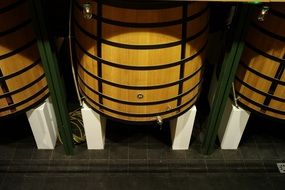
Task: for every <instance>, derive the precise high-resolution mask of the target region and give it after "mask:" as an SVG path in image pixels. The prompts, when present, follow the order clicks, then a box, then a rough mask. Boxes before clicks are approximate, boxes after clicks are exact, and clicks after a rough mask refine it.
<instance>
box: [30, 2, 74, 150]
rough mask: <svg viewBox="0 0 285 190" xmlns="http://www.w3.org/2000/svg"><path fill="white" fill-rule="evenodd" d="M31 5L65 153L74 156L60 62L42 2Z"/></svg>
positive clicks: (38, 43)
mask: <svg viewBox="0 0 285 190" xmlns="http://www.w3.org/2000/svg"><path fill="white" fill-rule="evenodd" d="M29 4H30V8H31V11H30V12H31V15H32V18H33V24H34V28H35V32H36V35H37V40H38V42H37V45H38V49H39V52H40V56H41V59H42V64H43V67H44V70H45V75H46V78H47V82H48V87H49V91H50V95H51V100H52V104H53V107H54V111H55V115H56V119H57V125H58V130H59V133H60V135H61V139H62V142H63V146H64V150H65V153H66V154H68V155H72V154H74V145H73V141H72V131H71V127H70V126H71V125H70V120H69V115H68V110H67V103H66V98H65V96H64V88H63V83H62V80H61V78H60V72H59V68H58V60H57V57H56V55H55V52H54V51H53V49H52V46H51V43H50V40H49V36H48V33H47V28H46V25H45V19H44V14H43V8H42V7H43V6H42V0H29Z"/></svg>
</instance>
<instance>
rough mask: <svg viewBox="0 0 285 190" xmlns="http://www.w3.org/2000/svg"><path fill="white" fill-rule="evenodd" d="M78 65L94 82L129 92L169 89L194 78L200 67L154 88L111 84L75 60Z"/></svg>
mask: <svg viewBox="0 0 285 190" xmlns="http://www.w3.org/2000/svg"><path fill="white" fill-rule="evenodd" d="M77 62H78V65H79V66H80V68H81V69H83V70H84V72H85V73H87V74H88V75H89V76H91V77H92V78H94V79H95V80H101V81H102V82H103V83H106V84H109V85H111V86H115V87H118V88H123V89H129V90H154V89H160V88H166V87H171V86H174V85H177V84H179V83H182V82H184V81H187V80H189V79H191V78H192V77H193V76H195V75H196V74H197V73H198V72H199V71H201V69H202V67H203V66H201V67H200V68H199V69H197V71H195V72H194V73H192V74H191V75H189V76H187V77H185V78H182V79H180V80H178V81H175V82H171V83H167V84H161V85H156V86H127V85H122V84H117V83H113V82H111V81H108V80H105V79H103V78H100V77H98V76H96V75H94V74H93V73H92V72H90V71H88V70H87V69H86V68H84V67H83V66H82V65H81V64H80V63H79V60H78V59H77Z"/></svg>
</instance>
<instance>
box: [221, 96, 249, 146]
mask: <svg viewBox="0 0 285 190" xmlns="http://www.w3.org/2000/svg"><path fill="white" fill-rule="evenodd" d="M249 116H250V112H248V111H245V110H244V109H242V108H237V107H236V106H234V105H233V104H232V101H231V100H230V99H229V98H228V101H227V104H226V107H225V111H224V113H223V116H222V121H221V124H220V127H219V131H218V136H219V140H220V142H221V149H232V150H234V149H237V148H238V145H239V143H240V140H241V137H242V134H243V132H244V129H245V127H246V124H247V121H248V119H249Z"/></svg>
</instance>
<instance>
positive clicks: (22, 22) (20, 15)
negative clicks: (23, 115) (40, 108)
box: [0, 0, 48, 118]
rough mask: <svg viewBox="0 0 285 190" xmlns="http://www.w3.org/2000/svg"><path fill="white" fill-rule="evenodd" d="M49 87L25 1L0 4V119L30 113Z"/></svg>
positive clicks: (6, 0) (17, 0)
mask: <svg viewBox="0 0 285 190" xmlns="http://www.w3.org/2000/svg"><path fill="white" fill-rule="evenodd" d="M47 95H48V87H47V82H46V79H45V74H44V71H43V68H42V66H41V59H40V56H39V53H38V50H37V44H36V39H35V35H34V33H33V30H32V21H31V19H30V18H29V15H28V7H27V2H26V0H1V1H0V118H4V117H8V116H10V115H14V114H16V113H19V112H20V111H24V110H27V109H30V108H31V107H33V106H35V105H37V104H39V103H41V102H42V101H43V100H44V99H46V98H47Z"/></svg>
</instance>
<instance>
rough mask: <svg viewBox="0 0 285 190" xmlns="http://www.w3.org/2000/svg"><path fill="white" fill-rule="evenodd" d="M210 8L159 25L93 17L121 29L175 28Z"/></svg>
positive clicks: (206, 7)
mask: <svg viewBox="0 0 285 190" xmlns="http://www.w3.org/2000/svg"><path fill="white" fill-rule="evenodd" d="M76 7H77V8H79V9H80V10H82V7H81V6H80V5H79V6H78V5H77V6H76ZM207 10H208V6H205V8H204V9H203V10H201V11H200V12H198V13H195V14H193V15H191V16H189V17H187V18H185V19H178V20H172V21H167V22H158V23H135V22H134V23H131V22H121V21H116V20H111V19H107V18H103V17H100V16H99V15H95V14H93V15H92V18H93V19H95V20H98V21H99V22H103V23H106V24H111V25H115V26H121V27H129V28H161V27H166V26H174V25H179V24H183V22H188V21H191V20H194V19H196V18H198V17H200V16H202V15H203V14H205V13H207Z"/></svg>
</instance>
